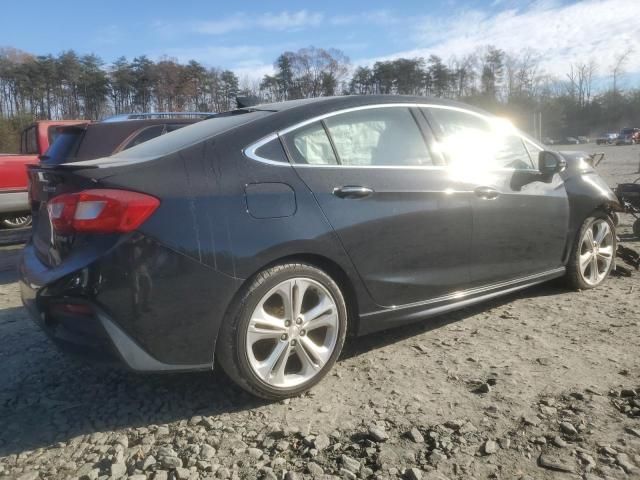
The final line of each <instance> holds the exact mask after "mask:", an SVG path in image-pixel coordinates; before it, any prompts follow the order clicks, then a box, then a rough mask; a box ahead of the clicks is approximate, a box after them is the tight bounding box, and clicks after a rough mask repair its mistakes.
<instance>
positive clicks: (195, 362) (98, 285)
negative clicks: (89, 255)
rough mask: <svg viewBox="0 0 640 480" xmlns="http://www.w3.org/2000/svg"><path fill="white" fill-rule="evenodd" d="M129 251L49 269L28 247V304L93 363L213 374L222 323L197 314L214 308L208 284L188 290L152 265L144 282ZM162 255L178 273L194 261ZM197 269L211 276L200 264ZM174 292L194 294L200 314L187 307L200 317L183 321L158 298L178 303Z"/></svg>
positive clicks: (62, 341) (68, 347)
mask: <svg viewBox="0 0 640 480" xmlns="http://www.w3.org/2000/svg"><path fill="white" fill-rule="evenodd" d="M127 248H129V247H128V243H127V242H124V243H123V244H121V245H118V246H116V247H115V248H114V249H113V251H111V252H109V253H107V254H105V255H104V257H101V258H100V259H98V260H95V261H93V262H90V263H89V264H86V263H84V262H83V263H84V264H81V263H78V264H77V265H76V267H77V268H75V269H70V268H68V267H69V265H68V264H67V265H66V268H64V269H61V268H56V267H49V266H47V265H45V264H44V263H43V262H42V261H41V260H40V259H39V258H38V256H37V254H36V252H35V248H34V247H33V245H31V244H28V245H27V246H26V247H25V249H24V251H23V255H22V258H21V261H20V265H19V275H20V289H21V295H22V301H23V303H24V305H25V307H26V308H27V310H28V311H29V314H30V316H31V318H32V319H33V320H34V321H35V323H36V324H37V325H38V326H39V327H40V328H41V329H42V330H43V331H44V332H45V333H46V334H47V335H48V336H49V337H50V338H51V339H52V340H53V341H54V343H55V344H56V345H57V346H59V347H60V348H61V349H62V350H64V351H66V352H70V353H74V354H80V355H81V356H83V357H86V358H88V359H90V360H95V361H99V362H107V363H121V364H124V365H125V366H127V367H128V368H130V369H132V370H134V371H139V372H171V371H193V370H207V369H212V368H213V351H214V347H215V337H216V333H217V328H214V327H217V325H215V323H217V322H212V321H211V320H210V319H207V318H203V317H202V316H196V315H195V314H196V313H201V312H202V311H203V310H204V306H203V305H202V302H203V301H204V300H207V301H208V302H209V306H210V307H213V305H212V303H211V296H210V295H209V296H208V297H205V296H203V295H202V292H201V291H199V289H198V288H195V285H203V284H204V285H206V283H205V282H202V281H199V282H197V283H196V282H193V283H192V285H193V287H192V288H184V289H181V288H180V286H179V285H178V284H177V282H178V281H179V280H178V279H177V278H175V277H174V276H173V275H170V276H169V275H167V273H168V272H166V271H163V270H162V269H158V268H155V269H153V268H148V269H146V271H145V276H144V278H138V277H136V275H133V274H132V273H131V263H130V258H129V257H128V255H126V254H123V250H124V251H126V250H127ZM158 250H159V252H160V253H161V254H162V255H163V261H164V262H165V264H166V265H171V266H172V268H178V267H184V262H188V263H189V264H190V265H192V263H193V262H191V261H190V260H182V259H183V258H184V257H183V256H181V255H179V254H177V253H174V254H173V255H175V256H176V257H175V260H174V261H171V259H170V258H167V255H168V253H167V252H166V251H163V250H162V249H161V248H160V247H158ZM202 268H204V267H202ZM179 269H180V270H181V269H182V268H179ZM192 269H194V270H195V271H197V272H198V273H199V275H200V276H203V275H204V274H203V272H202V270H201V269H200V268H198V266H197V265H196V266H193V265H192ZM154 270H155V271H154ZM205 273H207V272H206V271H205ZM127 277H136V278H134V279H133V280H131V279H129V280H127ZM211 280H212V281H214V282H215V280H214V279H213V278H211ZM189 283H191V282H189ZM171 287H172V288H171ZM169 290H173V292H174V293H178V292H180V290H182V292H185V294H184V296H189V295H190V294H191V295H193V296H194V298H193V299H192V300H191V305H192V306H196V307H197V308H198V311H195V310H194V311H192V312H189V308H188V307H187V308H183V313H184V314H185V315H189V314H190V313H193V316H192V317H191V318H181V317H180V316H177V315H176V312H175V311H171V310H169V309H167V308H163V307H164V305H161V304H160V300H158V297H165V299H166V300H170V298H167V297H169V295H167V292H168V291H169ZM196 297H197V298H196ZM187 301H189V299H187ZM213 311H214V312H215V309H213ZM214 318H215V317H214Z"/></svg>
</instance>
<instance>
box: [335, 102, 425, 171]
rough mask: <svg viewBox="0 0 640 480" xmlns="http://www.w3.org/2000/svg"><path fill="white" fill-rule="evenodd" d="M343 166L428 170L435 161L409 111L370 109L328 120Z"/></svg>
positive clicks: (401, 109) (393, 108)
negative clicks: (402, 167)
mask: <svg viewBox="0 0 640 480" xmlns="http://www.w3.org/2000/svg"><path fill="white" fill-rule="evenodd" d="M325 124H326V126H327V130H328V131H329V134H330V135H331V138H332V140H333V143H334V145H335V149H336V153H337V155H338V159H339V161H340V163H341V164H342V165H349V166H425V165H427V166H428V165H433V161H432V158H431V155H430V154H429V151H428V150H427V145H426V143H425V140H424V137H423V136H422V133H421V132H420V129H419V127H418V124H417V123H416V121H415V119H414V118H413V115H412V114H411V112H410V111H409V109H408V108H405V107H387V108H370V109H364V110H357V111H354V112H348V113H343V114H339V115H335V116H332V117H328V118H326V119H325Z"/></svg>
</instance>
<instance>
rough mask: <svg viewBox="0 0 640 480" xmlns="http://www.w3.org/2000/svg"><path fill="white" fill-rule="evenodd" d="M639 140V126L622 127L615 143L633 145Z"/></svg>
mask: <svg viewBox="0 0 640 480" xmlns="http://www.w3.org/2000/svg"><path fill="white" fill-rule="evenodd" d="M639 140H640V128H623V129H622V130H620V133H619V134H618V138H617V140H616V145H633V144H634V143H638V141H639Z"/></svg>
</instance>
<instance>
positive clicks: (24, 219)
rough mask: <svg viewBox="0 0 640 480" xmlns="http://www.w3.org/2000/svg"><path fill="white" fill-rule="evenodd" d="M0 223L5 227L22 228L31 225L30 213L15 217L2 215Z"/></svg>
mask: <svg viewBox="0 0 640 480" xmlns="http://www.w3.org/2000/svg"><path fill="white" fill-rule="evenodd" d="M0 224H1V225H2V226H3V227H5V228H23V227H28V226H29V225H31V215H17V216H15V217H4V218H3V219H2V220H0Z"/></svg>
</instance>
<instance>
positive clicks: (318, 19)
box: [256, 10, 324, 30]
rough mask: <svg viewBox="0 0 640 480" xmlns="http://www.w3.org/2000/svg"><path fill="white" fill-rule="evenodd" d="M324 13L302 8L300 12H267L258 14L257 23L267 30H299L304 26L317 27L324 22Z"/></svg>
mask: <svg viewBox="0 0 640 480" xmlns="http://www.w3.org/2000/svg"><path fill="white" fill-rule="evenodd" d="M323 19H324V15H323V14H322V13H317V12H308V11H307V10H300V11H299V12H291V13H289V12H280V13H276V14H274V13H265V14H264V15H260V16H258V18H257V19H256V24H257V25H259V26H261V27H263V28H266V29H267V30H299V29H301V28H303V27H310V26H311V27H315V26H318V25H320V24H321V23H322V20H323Z"/></svg>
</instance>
